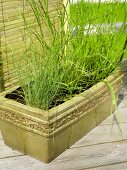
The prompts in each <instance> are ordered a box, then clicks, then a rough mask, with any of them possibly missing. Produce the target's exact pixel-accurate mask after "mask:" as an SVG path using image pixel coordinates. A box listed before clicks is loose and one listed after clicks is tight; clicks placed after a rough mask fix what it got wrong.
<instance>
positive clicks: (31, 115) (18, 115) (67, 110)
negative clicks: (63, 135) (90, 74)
mask: <svg viewBox="0 0 127 170" xmlns="http://www.w3.org/2000/svg"><path fill="white" fill-rule="evenodd" d="M122 77H123V74H122V73H121V72H120V73H117V74H116V73H115V74H112V75H110V76H108V77H107V78H106V79H105V80H104V82H99V83H97V84H96V85H94V86H92V87H91V88H90V89H88V90H86V91H84V92H83V93H82V94H80V95H77V96H76V97H73V98H72V99H71V100H69V101H67V102H65V103H63V104H61V105H59V106H57V107H55V108H54V109H50V110H49V111H43V110H41V109H36V108H32V107H29V106H25V105H23V104H20V103H18V102H16V101H13V100H10V99H6V98H4V97H5V95H6V94H7V93H6V92H8V91H6V92H4V93H3V94H2V95H1V97H0V109H1V112H0V119H1V120H2V121H6V122H8V123H10V124H14V125H15V126H17V127H20V128H22V129H25V130H27V131H31V132H34V133H36V134H38V135H42V136H46V137H50V136H52V135H54V133H57V132H59V131H60V130H62V129H63V128H66V127H67V126H69V125H71V124H73V123H74V122H76V121H78V120H79V119H81V118H82V117H84V116H85V115H87V114H89V113H90V112H91V111H92V110H93V109H95V108H97V107H98V106H99V105H100V104H101V103H103V101H105V99H106V98H107V97H108V96H111V92H110V90H109V87H108V85H107V84H108V83H109V84H111V85H112V87H113V89H114V91H115V92H117V91H118V90H119V89H120V87H121V78H122ZM105 82H107V83H105ZM88 95H89V96H88Z"/></svg>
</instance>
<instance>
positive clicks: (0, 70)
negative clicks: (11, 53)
mask: <svg viewBox="0 0 127 170" xmlns="http://www.w3.org/2000/svg"><path fill="white" fill-rule="evenodd" d="M4 90H5V88H4V73H3V61H2V51H1V38H0V92H2V91H4Z"/></svg>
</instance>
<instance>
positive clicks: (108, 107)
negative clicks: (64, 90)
mask: <svg viewBox="0 0 127 170" xmlns="http://www.w3.org/2000/svg"><path fill="white" fill-rule="evenodd" d="M118 78H119V79H118ZM111 83H112V86H113V88H114V89H115V95H116V96H118V94H119V90H120V87H121V79H120V76H119V77H117V78H116V77H115V79H113V78H112V79H111ZM98 87H99V86H98ZM92 88H93V87H92ZM92 88H91V89H92ZM91 89H90V90H91ZM94 90H95V87H94ZM94 90H93V91H94ZM95 92H98V93H97V94H96V93H95V97H93V94H92V96H91V94H90V96H91V97H92V98H90V100H89V104H91V107H88V97H87V98H86V97H84V98H83V100H81V98H82V97H80V99H79V97H78V100H81V101H80V102H77V101H78V100H77V99H76V102H77V103H78V104H77V105H75V106H74V103H73V108H75V109H73V108H72V107H70V105H69V103H67V104H62V107H61V106H58V107H57V112H56V110H55V112H54V109H51V113H50V111H49V112H48V116H47V117H46V115H45V112H44V113H43V115H42V113H40V112H39V114H37V113H36V112H37V111H39V109H36V112H35V110H34V109H33V111H31V110H29V109H28V107H27V106H24V107H25V108H24V107H23V105H22V104H18V105H17V104H16V102H14V101H13V102H12V101H10V100H8V99H5V101H4V102H3V103H2V104H1V112H0V124H1V132H2V136H3V139H4V142H5V144H7V145H8V146H10V147H12V148H14V149H16V150H18V151H20V152H22V153H25V154H28V155H30V156H32V157H34V158H37V159H39V160H41V161H44V162H46V163H48V162H50V161H51V160H53V159H54V158H56V157H57V156H58V155H59V154H61V153H62V152H64V151H65V150H66V149H67V148H69V147H70V146H71V145H72V144H74V143H75V142H76V141H77V140H79V139H80V138H81V137H83V136H84V135H85V134H87V133H88V132H89V131H90V130H92V129H93V128H94V127H96V126H97V125H98V124H99V123H100V122H102V121H103V120H104V119H106V118H107V117H108V116H109V115H110V114H111V113H112V111H114V110H115V108H114V106H113V105H112V96H111V93H110V90H109V88H108V87H107V85H106V83H102V86H100V88H99V89H98V88H97V89H96V90H95ZM102 96H103V97H102ZM98 97H99V100H97V99H98ZM98 101H99V102H98ZM14 105H15V106H16V107H15V108H14ZM65 105H66V106H65ZM67 106H68V108H67ZM86 108H87V109H86ZM27 109H28V110H27ZM30 109H32V108H30ZM62 110H63V112H62ZM76 110H77V112H76ZM54 113H55V114H54ZM65 113H66V114H65ZM70 113H71V114H70ZM79 113H81V114H79ZM34 114H35V116H33V115H34ZM4 115H6V116H5V117H4ZM19 115H20V116H21V119H19V117H18V116H19ZM76 115H77V117H76ZM68 116H70V118H68V120H69V121H67V117H68ZM13 118H14V119H13ZM26 118H27V125H26V124H25V122H26V120H25V121H24V119H26ZM28 118H29V119H30V123H28ZM17 119H18V120H17ZM13 120H15V121H16V122H13ZM61 120H62V122H63V124H62V125H61V124H60V122H61ZM35 122H36V123H35ZM37 122H38V123H39V124H37ZM34 123H35V124H34ZM42 125H44V128H45V129H44V128H42ZM39 128H40V129H39ZM46 128H49V129H48V130H47V131H46V132H45V133H44V132H42V131H43V130H44V131H45V130H46ZM51 129H52V130H53V131H51ZM37 130H38V131H37Z"/></svg>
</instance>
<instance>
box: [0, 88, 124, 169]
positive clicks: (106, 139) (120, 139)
mask: <svg viewBox="0 0 127 170" xmlns="http://www.w3.org/2000/svg"><path fill="white" fill-rule="evenodd" d="M123 92H124V95H123ZM123 92H122V94H121V95H120V100H121V99H122V101H120V102H121V103H120V104H119V107H118V108H119V113H120V114H119V116H118V120H120V123H119V125H120V126H121V128H122V134H121V130H120V128H119V126H118V125H117V123H116V122H114V124H113V115H112V116H110V117H109V118H107V119H106V120H105V121H103V122H102V123H101V124H100V125H99V126H98V127H96V128H95V129H93V130H92V131H91V132H90V133H89V134H87V135H86V136H84V137H83V138H82V139H81V140H80V141H78V142H77V143H76V144H74V145H73V146H72V147H71V148H70V149H68V150H67V151H65V152H64V153H63V154H61V155H60V156H59V157H58V158H56V159H55V160H54V161H52V162H51V163H50V164H45V163H42V162H40V161H38V160H35V159H33V158H31V157H29V156H27V155H23V154H21V153H19V152H17V151H15V150H12V149H11V148H9V147H7V146H5V144H4V142H3V139H2V136H1V135H0V170H79V169H83V170H85V169H92V170H95V169H97V170H113V169H114V170H127V90H125V89H124V90H123Z"/></svg>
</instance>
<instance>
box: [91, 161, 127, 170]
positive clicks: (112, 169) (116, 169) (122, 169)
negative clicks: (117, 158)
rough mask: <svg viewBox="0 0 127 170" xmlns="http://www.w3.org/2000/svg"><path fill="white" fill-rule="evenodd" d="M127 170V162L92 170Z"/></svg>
mask: <svg viewBox="0 0 127 170" xmlns="http://www.w3.org/2000/svg"><path fill="white" fill-rule="evenodd" d="M90 169H91V168H90ZM126 169H127V162H123V163H119V164H112V165H108V166H102V167H97V168H92V169H91V170H126Z"/></svg>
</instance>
